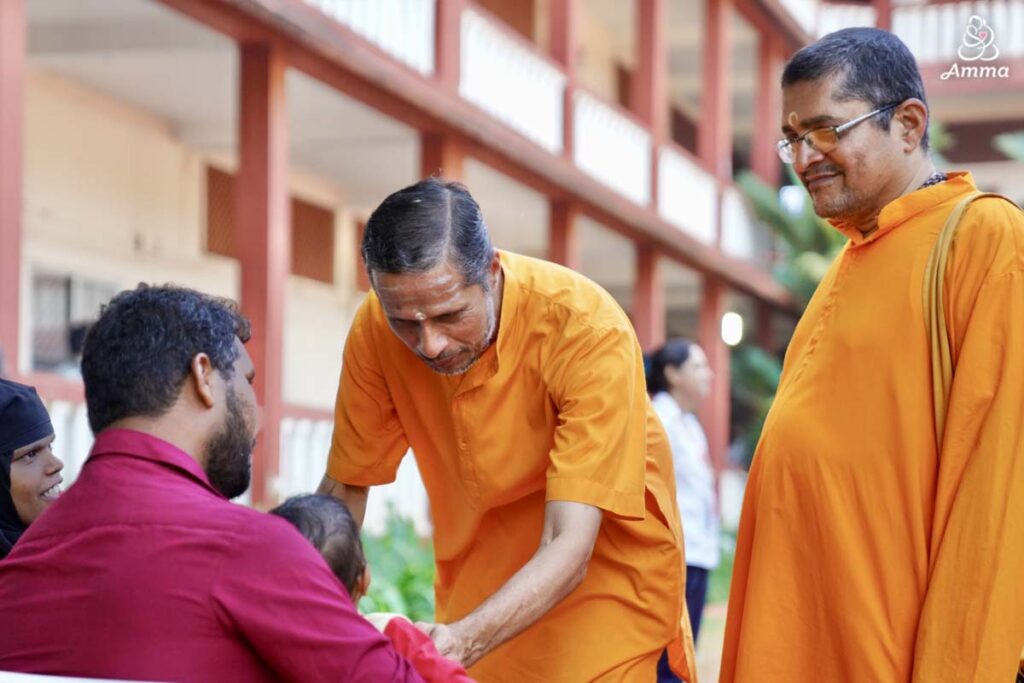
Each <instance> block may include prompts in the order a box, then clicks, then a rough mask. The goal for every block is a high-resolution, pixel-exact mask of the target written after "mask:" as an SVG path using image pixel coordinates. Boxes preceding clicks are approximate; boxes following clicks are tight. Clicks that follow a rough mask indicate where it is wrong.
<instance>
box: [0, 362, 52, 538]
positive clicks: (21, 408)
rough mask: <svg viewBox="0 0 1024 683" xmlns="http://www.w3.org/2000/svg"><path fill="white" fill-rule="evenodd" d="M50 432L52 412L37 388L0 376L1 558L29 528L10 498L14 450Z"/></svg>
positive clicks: (48, 434) (46, 435) (42, 437)
mask: <svg viewBox="0 0 1024 683" xmlns="http://www.w3.org/2000/svg"><path fill="white" fill-rule="evenodd" d="M51 434H53V425H52V424H51V423H50V415H49V413H47V412H46V406H44V405H43V402H42V401H41V400H40V399H39V394H37V393H36V390H35V389H33V388H32V387H27V386H25V385H24V384H18V383H17V382H11V381H9V380H6V379H0V558H4V557H7V553H9V552H11V547H12V546H13V545H14V543H15V541H17V540H18V538H19V537H20V536H21V534H22V533H24V531H25V528H26V525H25V523H24V522H22V521H21V518H20V517H18V511H17V510H16V509H15V507H14V499H12V498H11V460H12V458H13V457H14V451H16V450H18V449H19V448H22V447H23V446H28V445H29V444H32V443H35V442H36V441H39V440H40V439H44V438H46V437H48V436H50V435H51Z"/></svg>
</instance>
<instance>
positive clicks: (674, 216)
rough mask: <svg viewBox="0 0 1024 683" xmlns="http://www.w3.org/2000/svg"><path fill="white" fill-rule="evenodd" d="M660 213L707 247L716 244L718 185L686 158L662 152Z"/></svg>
mask: <svg viewBox="0 0 1024 683" xmlns="http://www.w3.org/2000/svg"><path fill="white" fill-rule="evenodd" d="M658 213H659V214H660V215H661V217H662V218H664V219H665V220H666V221H668V222H669V223H671V224H672V225H674V226H675V227H677V228H679V229H680V230H682V231H683V232H685V233H687V234H689V235H692V236H693V237H696V238H697V239H698V240H700V241H701V242H704V243H705V244H714V243H715V237H716V235H715V232H716V224H715V222H716V220H717V217H718V183H717V182H716V181H715V177H714V176H713V175H711V174H710V173H708V172H707V171H705V170H704V169H702V168H701V167H700V166H698V165H697V164H696V163H695V162H694V161H693V160H691V159H690V158H689V157H687V156H686V155H684V154H682V153H680V152H678V151H676V150H674V149H672V148H670V147H662V148H661V149H660V150H658Z"/></svg>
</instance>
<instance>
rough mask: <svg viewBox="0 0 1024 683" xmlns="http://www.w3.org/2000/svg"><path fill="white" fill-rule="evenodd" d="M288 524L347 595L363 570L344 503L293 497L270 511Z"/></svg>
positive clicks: (316, 497) (360, 549)
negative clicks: (343, 587) (306, 543)
mask: <svg viewBox="0 0 1024 683" xmlns="http://www.w3.org/2000/svg"><path fill="white" fill-rule="evenodd" d="M270 514H272V515H277V516H278V517H283V518H284V519H286V520H288V521H289V522H291V523H292V525H293V526H294V527H295V528H296V529H298V530H299V532H300V533H301V534H302V535H303V536H305V537H306V538H307V539H309V542H310V543H312V544H313V547H315V548H316V549H317V550H318V551H320V554H321V555H323V556H324V559H325V560H326V561H327V566H328V567H330V568H331V571H332V572H334V575H335V576H337V577H338V580H339V581H341V583H342V585H343V586H345V589H346V590H348V593H349V595H350V596H351V595H354V593H353V591H354V590H355V588H356V583H357V582H358V581H359V577H361V576H362V575H363V572H364V571H366V557H365V556H364V555H363V543H362V541H361V540H360V538H359V526H358V525H357V524H356V521H355V520H354V519H353V518H352V513H351V512H349V510H348V506H347V505H345V503H343V502H342V501H340V500H338V499H337V498H335V497H334V496H327V495H322V494H308V495H304V496H293V497H291V498H289V499H288V500H286V501H285V502H283V503H281V504H280V505H278V506H277V507H276V508H274V509H273V510H271V511H270Z"/></svg>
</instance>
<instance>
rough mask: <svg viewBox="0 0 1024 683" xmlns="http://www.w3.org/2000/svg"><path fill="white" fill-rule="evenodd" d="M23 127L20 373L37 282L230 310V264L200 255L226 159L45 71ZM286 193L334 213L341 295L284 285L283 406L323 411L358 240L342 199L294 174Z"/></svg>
mask: <svg viewBox="0 0 1024 683" xmlns="http://www.w3.org/2000/svg"><path fill="white" fill-rule="evenodd" d="M25 122H26V136H25V188H24V193H25V206H24V231H25V233H24V234H25V240H24V243H25V252H24V259H23V266H24V267H23V271H22V284H23V286H22V312H21V333H22V348H23V349H25V350H26V352H25V353H23V354H22V356H23V357H22V359H21V367H22V368H23V369H27V367H26V366H27V365H28V362H29V358H28V350H29V349H30V341H31V340H30V332H31V327H32V326H31V316H32V311H31V304H32V297H31V287H30V286H31V277H32V273H33V272H34V271H37V270H42V271H52V272H55V273H73V274H79V275H83V276H87V277H91V278H95V279H98V280H103V281H107V282H111V283H112V284H114V285H116V286H117V287H118V288H125V287H133V286H134V285H135V284H137V283H138V282H140V281H145V282H176V283H180V284H183V285H188V286H190V287H195V288H197V289H201V290H203V291H206V292H210V293H212V294H218V295H221V296H228V297H232V298H237V295H238V278H239V268H238V264H237V262H235V261H234V260H233V259H227V258H223V257H220V256H216V255H212V254H208V253H206V250H205V248H204V243H205V234H204V233H205V215H206V214H205V203H204V202H205V197H204V190H203V185H204V178H205V173H204V168H205V166H206V164H207V163H213V164H215V165H218V166H221V167H227V168H231V167H232V166H233V165H234V160H233V159H231V158H228V157H225V156H211V155H205V154H203V153H201V152H199V151H197V150H194V149H190V148H187V147H185V146H184V145H182V144H181V143H180V142H179V141H178V140H177V139H176V138H175V136H174V131H173V130H172V128H171V126H169V125H168V124H167V123H166V122H164V121H162V120H160V119H159V118H157V117H154V116H151V115H149V114H147V113H145V112H142V111H140V110H138V109H136V108H133V107H130V106H128V105H125V104H123V103H121V102H118V101H116V100H113V99H111V98H109V97H106V96H104V95H102V94H100V93H97V92H95V91H91V90H88V89H85V88H83V87H82V86H79V85H77V84H75V83H72V82H70V81H67V80H64V79H62V78H59V77H57V76H54V75H52V74H50V73H47V72H45V71H42V70H32V71H31V72H30V74H29V78H28V82H27V88H26V112H25ZM290 181H291V184H292V188H293V191H294V192H295V194H296V195H298V196H300V197H302V198H304V199H307V200H311V201H314V202H317V203H318V204H321V205H324V206H328V207H334V208H335V209H336V214H335V215H336V231H337V232H336V236H335V244H336V254H335V282H336V284H335V286H330V285H326V284H323V283H319V282H314V281H311V280H307V279H305V278H299V277H294V276H293V277H290V278H289V280H288V282H287V283H286V290H285V291H286V305H285V335H284V346H285V358H284V398H285V401H287V402H289V403H297V404H301V405H305V406H312V407H322V408H330V407H331V406H332V405H333V401H334V395H335V391H336V388H337V377H338V373H339V371H340V368H341V350H342V346H343V343H344V339H345V334H346V333H347V330H348V326H349V323H350V320H351V316H352V314H353V312H354V308H355V306H356V305H357V303H358V300H359V298H360V295H359V294H358V293H357V292H356V291H355V290H354V285H353V272H354V270H353V269H354V267H355V236H354V234H355V228H354V224H353V222H352V220H351V217H350V212H349V211H348V210H347V209H345V208H344V197H343V194H342V192H341V190H340V189H339V188H336V187H333V186H332V185H331V184H330V183H328V182H326V181H324V180H322V179H319V178H316V177H313V176H310V175H308V174H304V173H302V172H301V171H300V170H293V172H292V173H291V178H290Z"/></svg>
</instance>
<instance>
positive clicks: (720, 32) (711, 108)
mask: <svg viewBox="0 0 1024 683" xmlns="http://www.w3.org/2000/svg"><path fill="white" fill-rule="evenodd" d="M705 11H706V15H707V16H706V17H705V30H704V67H703V74H702V83H703V86H702V88H701V100H700V108H701V112H700V113H701V116H700V122H699V123H698V127H697V155H698V156H699V157H700V158H701V160H703V161H704V162H705V164H706V165H707V167H708V168H709V169H712V170H713V172H714V174H715V176H716V177H718V178H719V179H721V180H729V179H731V178H732V55H731V52H730V49H731V48H730V36H729V34H730V31H729V22H730V19H731V16H732V12H733V0H707V7H706V10H705Z"/></svg>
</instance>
